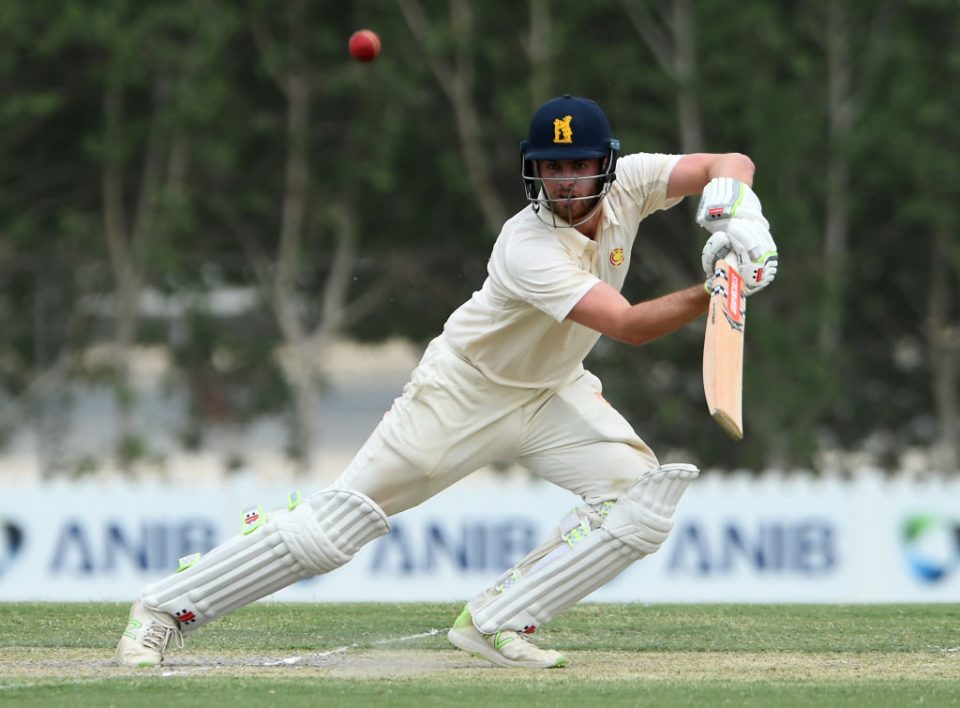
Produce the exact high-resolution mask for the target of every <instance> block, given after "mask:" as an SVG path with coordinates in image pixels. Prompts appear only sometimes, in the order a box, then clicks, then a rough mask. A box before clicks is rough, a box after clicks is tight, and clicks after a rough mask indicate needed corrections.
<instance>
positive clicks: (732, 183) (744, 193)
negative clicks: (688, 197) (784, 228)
mask: <svg viewBox="0 0 960 708" xmlns="http://www.w3.org/2000/svg"><path fill="white" fill-rule="evenodd" d="M734 218H737V219H744V220H745V221H755V222H757V223H758V224H761V225H762V226H763V227H764V228H766V229H768V230H769V228H770V224H769V223H768V222H767V220H766V219H765V218H764V216H763V210H762V209H761V207H760V199H759V198H758V197H757V195H756V194H755V193H754V191H753V190H752V189H750V187H749V186H748V185H746V184H744V183H743V182H741V181H740V180H738V179H734V178H733V177H714V178H713V179H712V180H710V181H709V182H707V186H706V187H704V188H703V194H702V195H701V197H700V205H699V206H698V207H697V223H698V224H700V226H702V227H703V228H705V229H706V230H707V231H709V232H710V233H716V232H717V231H726V230H727V224H728V223H729V222H730V220H731V219H734Z"/></svg>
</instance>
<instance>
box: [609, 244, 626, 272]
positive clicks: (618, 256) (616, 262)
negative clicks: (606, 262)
mask: <svg viewBox="0 0 960 708" xmlns="http://www.w3.org/2000/svg"><path fill="white" fill-rule="evenodd" d="M610 265H612V266H613V267H614V268H619V267H620V266H622V265H623V249H622V248H615V249H613V250H612V251H610Z"/></svg>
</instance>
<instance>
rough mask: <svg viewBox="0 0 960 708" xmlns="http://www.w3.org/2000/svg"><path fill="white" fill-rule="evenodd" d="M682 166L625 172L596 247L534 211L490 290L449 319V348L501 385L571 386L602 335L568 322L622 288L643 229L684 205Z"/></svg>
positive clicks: (651, 157) (515, 232)
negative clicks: (679, 193)
mask: <svg viewBox="0 0 960 708" xmlns="http://www.w3.org/2000/svg"><path fill="white" fill-rule="evenodd" d="M680 157H681V155H660V154H646V153H638V154H635V155H627V156H626V157H623V158H621V159H620V160H619V161H618V162H617V170H616V171H617V179H616V181H615V182H614V183H613V185H612V187H611V189H610V192H609V193H608V194H607V197H606V199H604V202H603V205H602V212H603V213H602V216H601V223H600V228H599V229H598V235H597V241H592V240H591V239H589V238H587V237H586V236H584V235H583V234H581V233H580V232H579V231H577V230H576V229H572V228H553V227H551V226H548V225H547V224H545V223H543V222H542V221H540V219H539V218H538V217H537V215H536V214H535V213H534V211H533V209H532V208H530V207H527V208H526V209H524V210H523V211H521V212H520V213H518V214H516V215H515V216H513V217H512V218H511V219H509V220H508V221H507V222H506V223H505V224H504V225H503V229H502V230H501V232H500V236H499V237H498V238H497V241H496V243H495V244H494V247H493V252H492V253H491V255H490V260H489V262H488V264H487V273H488V275H487V279H486V281H484V283H483V287H482V288H481V289H480V290H478V291H477V292H475V293H474V294H473V296H472V297H471V298H470V300H468V301H467V302H465V303H464V304H463V305H461V306H460V307H459V308H458V309H457V310H456V311H455V312H454V313H453V314H452V315H451V316H450V318H449V319H448V320H447V323H446V325H445V326H444V330H443V338H444V339H445V340H446V341H447V342H448V343H449V344H450V346H452V347H453V349H454V350H455V351H457V352H458V353H459V354H460V355H461V356H463V357H464V358H466V359H467V360H469V361H470V362H471V363H473V365H474V366H476V367H477V368H478V369H480V371H481V372H483V374H484V375H485V376H487V377H488V378H489V379H490V380H492V381H494V382H496V383H498V384H502V385H505V386H519V387H524V388H549V387H552V386H556V385H558V384H560V383H562V382H564V381H566V380H568V379H569V378H570V377H571V375H573V374H574V373H575V372H576V371H578V370H579V369H580V368H581V367H582V364H583V360H584V358H585V357H586V356H587V354H588V353H589V352H590V350H591V349H592V348H593V345H594V344H596V342H597V339H599V338H600V333H599V332H596V331H594V330H592V329H589V328H588V327H583V326H582V325H579V324H576V323H575V322H571V321H567V320H566V316H567V315H568V314H569V313H570V310H572V309H573V306H574V305H576V304H577V302H579V301H580V298H582V297H583V296H584V295H585V294H586V293H587V291H588V290H590V288H592V287H593V286H594V285H596V284H597V282H599V281H601V280H602V281H604V282H606V283H609V284H610V285H612V286H613V287H615V288H616V289H617V290H620V289H621V288H622V287H623V281H624V278H625V277H626V274H627V271H628V270H629V267H630V253H631V249H632V247H633V241H634V238H636V235H637V228H638V227H639V225H640V222H641V221H642V220H643V219H645V218H646V217H647V216H649V215H650V214H652V213H653V212H655V211H658V210H660V209H667V208H669V207H672V206H674V205H675V204H677V203H678V202H679V201H680V199H671V200H668V199H667V181H668V180H669V178H670V172H671V171H672V170H673V168H674V166H675V165H676V164H677V161H678V160H679V159H680ZM558 221H559V219H558Z"/></svg>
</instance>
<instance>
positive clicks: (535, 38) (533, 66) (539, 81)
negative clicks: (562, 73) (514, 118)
mask: <svg viewBox="0 0 960 708" xmlns="http://www.w3.org/2000/svg"><path fill="white" fill-rule="evenodd" d="M552 33H553V23H552V22H551V15H550V4H549V1H548V0H530V33H529V34H528V35H527V55H528V56H529V58H530V89H531V90H530V111H531V114H532V113H533V111H535V110H536V109H537V108H539V107H540V105H541V104H542V103H543V102H544V101H545V100H546V99H547V98H548V97H550V96H552V95H553V72H552V71H551V68H552V65H551V61H550V58H551V51H550V37H551V35H552Z"/></svg>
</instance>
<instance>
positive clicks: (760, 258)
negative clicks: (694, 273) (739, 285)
mask: <svg viewBox="0 0 960 708" xmlns="http://www.w3.org/2000/svg"><path fill="white" fill-rule="evenodd" d="M727 228H728V230H727V231H726V232H723V231H718V232H716V233H715V234H713V235H712V236H711V237H710V238H709V239H707V243H706V244H705V245H704V247H703V253H702V254H701V265H702V266H703V272H704V273H705V274H706V276H707V290H712V283H713V279H714V275H715V274H714V265H715V264H716V262H717V260H719V259H721V258H724V257H726V255H727V254H728V253H730V252H731V251H732V252H733V253H735V254H736V256H737V271H739V273H740V277H741V278H742V279H743V287H744V293H745V294H746V295H752V294H753V293H755V292H759V291H760V290H763V288H765V287H767V286H768V285H769V284H770V283H772V282H773V280H774V278H776V277H777V268H778V267H779V264H780V257H779V255H778V254H777V245H776V244H775V243H774V242H773V237H772V236H771V235H770V231H769V230H768V229H766V228H764V227H762V226H760V224H758V223H756V222H753V221H744V220H743V219H731V220H730V221H729V223H728V224H727Z"/></svg>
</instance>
